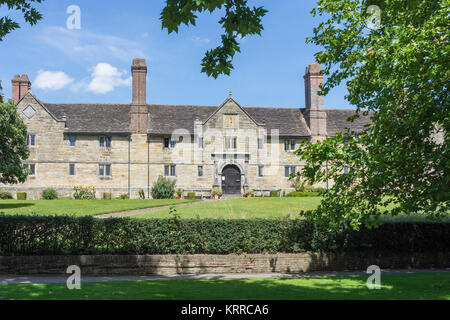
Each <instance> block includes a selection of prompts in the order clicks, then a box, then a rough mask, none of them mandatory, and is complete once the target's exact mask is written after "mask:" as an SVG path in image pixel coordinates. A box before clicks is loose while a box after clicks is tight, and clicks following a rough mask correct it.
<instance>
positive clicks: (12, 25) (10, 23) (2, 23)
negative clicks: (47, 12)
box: [0, 0, 42, 41]
mask: <svg viewBox="0 0 450 320" xmlns="http://www.w3.org/2000/svg"><path fill="white" fill-rule="evenodd" d="M41 2H42V0H0V6H3V5H6V6H8V10H16V11H21V12H22V14H23V17H24V19H25V21H26V22H28V23H29V24H30V25H31V26H33V25H35V24H36V23H37V22H38V21H39V20H41V19H42V14H41V13H39V11H37V10H36V8H34V7H33V6H32V5H33V3H41ZM19 28H20V25H19V23H17V22H16V21H14V20H12V19H11V18H10V17H8V16H5V17H0V41H2V40H3V38H4V37H5V36H6V35H7V34H8V33H10V32H12V31H14V30H16V29H19Z"/></svg>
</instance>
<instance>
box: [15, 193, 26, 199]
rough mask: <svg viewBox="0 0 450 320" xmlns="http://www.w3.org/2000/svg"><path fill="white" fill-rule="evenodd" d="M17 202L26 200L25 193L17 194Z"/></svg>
mask: <svg viewBox="0 0 450 320" xmlns="http://www.w3.org/2000/svg"><path fill="white" fill-rule="evenodd" d="M17 200H27V193H26V192H17Z"/></svg>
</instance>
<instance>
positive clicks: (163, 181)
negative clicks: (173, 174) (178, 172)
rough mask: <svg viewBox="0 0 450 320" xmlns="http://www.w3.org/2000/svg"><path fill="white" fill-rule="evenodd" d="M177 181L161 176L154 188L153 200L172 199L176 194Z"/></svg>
mask: <svg viewBox="0 0 450 320" xmlns="http://www.w3.org/2000/svg"><path fill="white" fill-rule="evenodd" d="M175 184H176V180H172V179H169V178H165V177H162V176H159V177H158V179H157V180H156V182H155V183H154V184H153V186H152V197H153V199H172V198H173V196H174V194H175Z"/></svg>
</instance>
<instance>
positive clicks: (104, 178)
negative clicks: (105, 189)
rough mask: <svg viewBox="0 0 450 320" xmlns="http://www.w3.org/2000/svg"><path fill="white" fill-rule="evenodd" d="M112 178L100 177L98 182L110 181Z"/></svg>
mask: <svg viewBox="0 0 450 320" xmlns="http://www.w3.org/2000/svg"><path fill="white" fill-rule="evenodd" d="M112 178H113V177H111V176H110V177H100V180H112Z"/></svg>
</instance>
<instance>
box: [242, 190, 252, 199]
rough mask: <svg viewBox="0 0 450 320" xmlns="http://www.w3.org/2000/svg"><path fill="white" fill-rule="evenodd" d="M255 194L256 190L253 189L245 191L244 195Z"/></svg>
mask: <svg viewBox="0 0 450 320" xmlns="http://www.w3.org/2000/svg"><path fill="white" fill-rule="evenodd" d="M254 195H255V192H254V191H253V190H247V191H245V192H244V194H243V196H244V197H249V196H250V197H253V196H254Z"/></svg>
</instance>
